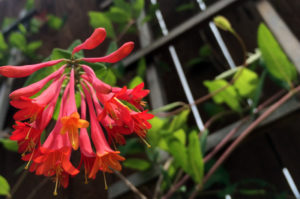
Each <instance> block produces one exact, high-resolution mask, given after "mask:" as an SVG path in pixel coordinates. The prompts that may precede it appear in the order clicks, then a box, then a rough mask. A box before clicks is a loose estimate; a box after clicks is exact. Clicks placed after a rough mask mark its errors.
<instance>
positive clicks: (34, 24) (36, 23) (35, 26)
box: [30, 17, 43, 33]
mask: <svg viewBox="0 0 300 199" xmlns="http://www.w3.org/2000/svg"><path fill="white" fill-rule="evenodd" d="M42 24H43V22H42V21H41V20H40V19H38V18H36V17H34V18H32V19H31V20H30V32H32V33H38V32H39V30H40V27H41V26H42Z"/></svg>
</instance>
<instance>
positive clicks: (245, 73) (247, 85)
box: [233, 68, 259, 97]
mask: <svg viewBox="0 0 300 199" xmlns="http://www.w3.org/2000/svg"><path fill="white" fill-rule="evenodd" d="M236 77H238V78H237V79H236V80H235V82H234V83H233V86H234V87H235V88H236V89H237V91H238V92H239V94H240V95H241V96H242V97H250V96H252V94H253V92H254V91H255V89H256V87H257V85H258V82H259V79H258V75H257V74H256V73H255V72H254V71H252V70H250V69H248V68H240V69H239V70H238V71H237V72H236V73H235V76H234V78H236Z"/></svg>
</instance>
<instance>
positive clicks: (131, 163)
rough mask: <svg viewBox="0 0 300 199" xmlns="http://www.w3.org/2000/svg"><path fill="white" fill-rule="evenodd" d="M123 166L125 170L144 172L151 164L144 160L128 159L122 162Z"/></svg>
mask: <svg viewBox="0 0 300 199" xmlns="http://www.w3.org/2000/svg"><path fill="white" fill-rule="evenodd" d="M123 165H124V166H125V167H127V168H131V169H136V170H139V171H145V170H147V169H149V168H150V166H151V164H150V163H149V162H147V161H146V160H142V159H138V158H128V159H126V160H125V161H124V162H123Z"/></svg>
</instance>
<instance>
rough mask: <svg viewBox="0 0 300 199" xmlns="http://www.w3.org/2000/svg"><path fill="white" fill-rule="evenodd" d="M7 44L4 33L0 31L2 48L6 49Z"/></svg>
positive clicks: (0, 45) (0, 48)
mask: <svg viewBox="0 0 300 199" xmlns="http://www.w3.org/2000/svg"><path fill="white" fill-rule="evenodd" d="M6 49H7V44H6V42H5V40H4V37H3V34H2V33H1V32H0V50H6Z"/></svg>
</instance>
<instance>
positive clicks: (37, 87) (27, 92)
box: [9, 65, 66, 100]
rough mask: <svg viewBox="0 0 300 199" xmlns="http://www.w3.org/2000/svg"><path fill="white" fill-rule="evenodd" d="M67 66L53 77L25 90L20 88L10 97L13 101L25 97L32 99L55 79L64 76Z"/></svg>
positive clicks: (50, 76) (53, 74) (48, 77)
mask: <svg viewBox="0 0 300 199" xmlns="http://www.w3.org/2000/svg"><path fill="white" fill-rule="evenodd" d="M65 67H66V66H65V65H64V66H63V67H61V68H60V69H59V70H57V71H55V72H54V73H52V74H51V75H49V76H47V77H45V78H44V79H42V80H40V81H38V82H36V83H33V84H31V85H29V86H26V87H24V88H20V89H17V90H15V91H14V92H12V93H11V94H10V95H9V97H10V99H12V100H17V99H19V97H21V96H23V97H31V96H33V95H34V94H36V93H38V92H39V91H40V90H41V89H42V88H43V87H44V86H45V85H46V84H47V83H48V82H49V81H50V80H52V79H54V78H58V77H59V76H61V75H62V73H63V72H64V70H65Z"/></svg>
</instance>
